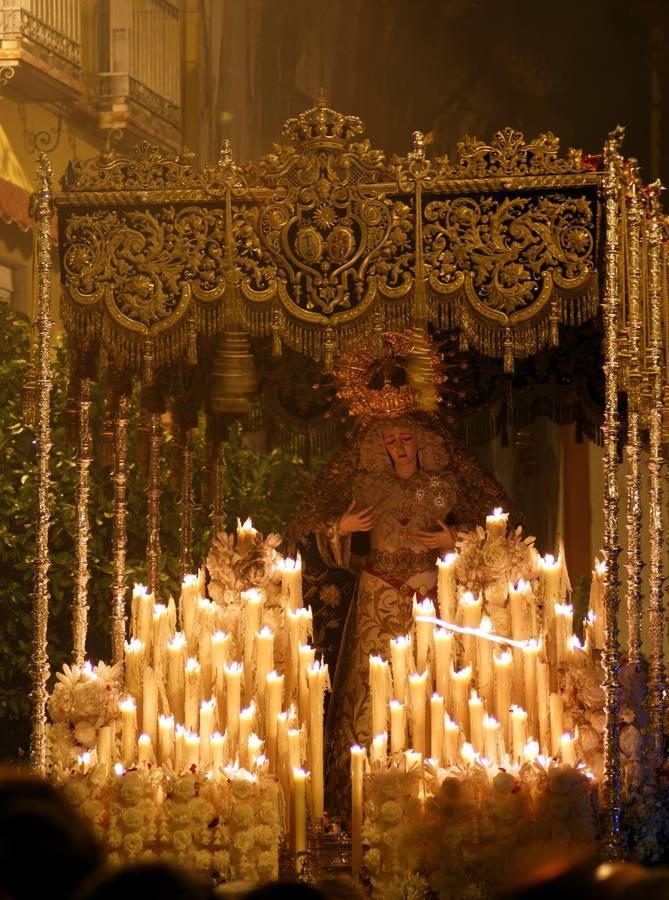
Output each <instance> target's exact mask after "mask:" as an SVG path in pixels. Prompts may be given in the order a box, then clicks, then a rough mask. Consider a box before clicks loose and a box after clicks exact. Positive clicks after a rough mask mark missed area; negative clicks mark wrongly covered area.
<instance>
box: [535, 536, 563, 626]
mask: <svg viewBox="0 0 669 900" xmlns="http://www.w3.org/2000/svg"><path fill="white" fill-rule="evenodd" d="M539 571H540V573H541V585H542V590H543V595H544V616H545V619H546V621H545V629H546V633H551V632H552V629H553V621H554V613H555V604H556V603H559V602H560V600H562V597H561V596H560V585H561V579H562V563H561V561H560V560H556V559H555V557H554V556H553V555H552V554H551V553H548V554H546V556H545V557H544V558H543V559H541V560H540V561H539Z"/></svg>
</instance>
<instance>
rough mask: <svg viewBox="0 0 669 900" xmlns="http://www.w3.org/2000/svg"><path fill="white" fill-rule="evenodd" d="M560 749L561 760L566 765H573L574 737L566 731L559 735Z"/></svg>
mask: <svg viewBox="0 0 669 900" xmlns="http://www.w3.org/2000/svg"><path fill="white" fill-rule="evenodd" d="M560 750H561V752H562V762H563V763H564V764H565V765H567V766H575V765H576V738H574V737H572V736H571V735H570V734H569V733H568V732H565V734H562V735H560Z"/></svg>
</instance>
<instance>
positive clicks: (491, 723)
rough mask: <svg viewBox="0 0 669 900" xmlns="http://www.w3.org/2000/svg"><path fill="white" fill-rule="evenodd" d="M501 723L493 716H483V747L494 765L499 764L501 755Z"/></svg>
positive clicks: (487, 757)
mask: <svg viewBox="0 0 669 900" xmlns="http://www.w3.org/2000/svg"><path fill="white" fill-rule="evenodd" d="M499 739H500V724H499V722H498V721H497V719H495V718H493V717H492V716H488V715H486V716H484V718H483V749H484V753H485V756H486V759H489V760H490V762H491V763H493V764H494V765H499V762H500V759H501V755H500V752H499Z"/></svg>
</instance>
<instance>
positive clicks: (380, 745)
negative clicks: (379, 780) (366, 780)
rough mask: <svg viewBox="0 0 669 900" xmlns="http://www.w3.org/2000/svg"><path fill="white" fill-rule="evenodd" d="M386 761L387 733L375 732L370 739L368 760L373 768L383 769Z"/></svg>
mask: <svg viewBox="0 0 669 900" xmlns="http://www.w3.org/2000/svg"><path fill="white" fill-rule="evenodd" d="M387 761H388V734H387V733H386V732H385V731H384V732H383V734H377V735H376V737H375V738H373V739H372V752H371V760H370V762H371V763H372V765H373V766H374V767H375V768H377V769H378V768H382V769H385V767H386V763H387Z"/></svg>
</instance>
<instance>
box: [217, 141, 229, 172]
mask: <svg viewBox="0 0 669 900" xmlns="http://www.w3.org/2000/svg"><path fill="white" fill-rule="evenodd" d="M218 164H219V166H220V167H221V168H225V169H227V168H229V167H230V166H231V165H232V141H231V140H230V139H229V138H226V139H225V140H224V141H223V146H222V147H221V152H220V155H219V157H218Z"/></svg>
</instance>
